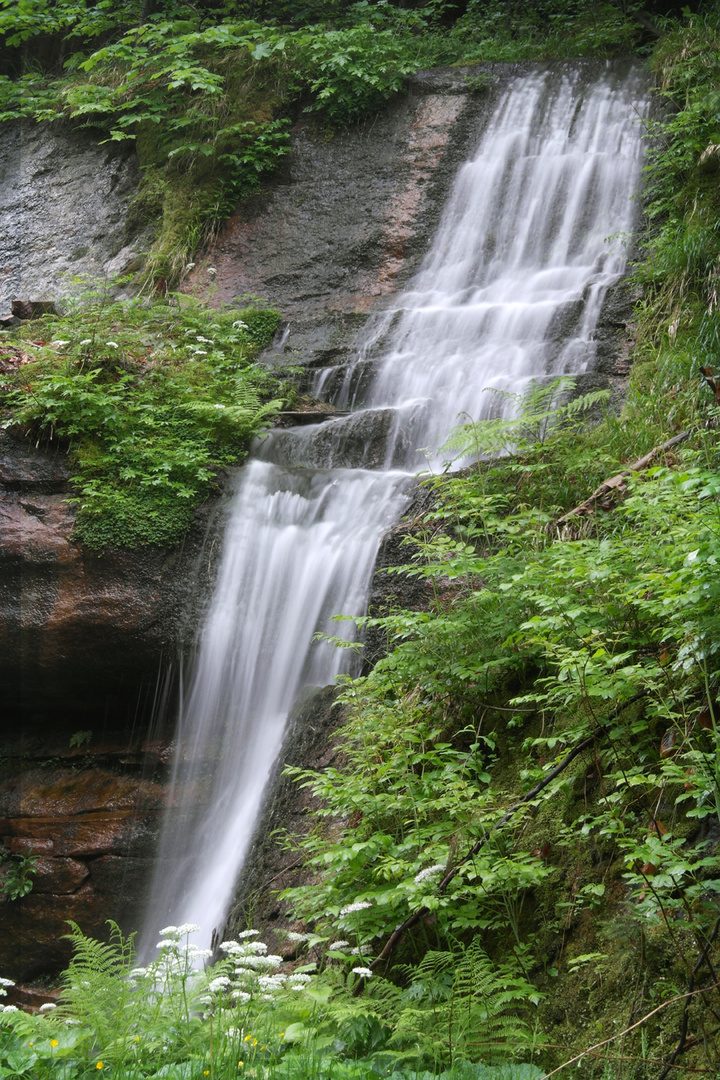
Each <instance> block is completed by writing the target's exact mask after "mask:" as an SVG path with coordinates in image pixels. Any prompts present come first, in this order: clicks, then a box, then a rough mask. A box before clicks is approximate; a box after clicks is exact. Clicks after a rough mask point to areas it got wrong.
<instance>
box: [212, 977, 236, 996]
mask: <svg viewBox="0 0 720 1080" xmlns="http://www.w3.org/2000/svg"><path fill="white" fill-rule="evenodd" d="M231 985H232V984H231V982H230V979H229V978H228V977H227V975H218V977H217V979H213V980H212V982H210V983H208V990H209V991H210V993H211V994H219V993H220V991H221V990H227V989H228V988H229V987H230V986H231Z"/></svg>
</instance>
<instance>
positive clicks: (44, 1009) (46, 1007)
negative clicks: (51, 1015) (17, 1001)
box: [38, 1001, 57, 1013]
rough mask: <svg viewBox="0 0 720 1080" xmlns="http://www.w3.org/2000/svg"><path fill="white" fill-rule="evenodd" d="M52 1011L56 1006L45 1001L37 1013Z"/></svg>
mask: <svg viewBox="0 0 720 1080" xmlns="http://www.w3.org/2000/svg"><path fill="white" fill-rule="evenodd" d="M53 1009H57V1005H54V1004H53V1002H52V1001H46V1002H45V1004H44V1005H41V1006H40V1008H39V1009H38V1012H42V1013H46V1012H52V1011H53Z"/></svg>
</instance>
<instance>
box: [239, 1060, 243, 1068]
mask: <svg viewBox="0 0 720 1080" xmlns="http://www.w3.org/2000/svg"><path fill="white" fill-rule="evenodd" d="M242 1067H243V1063H242V1061H238V1069H242Z"/></svg>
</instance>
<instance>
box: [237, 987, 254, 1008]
mask: <svg viewBox="0 0 720 1080" xmlns="http://www.w3.org/2000/svg"><path fill="white" fill-rule="evenodd" d="M232 996H233V998H234V999H235V1001H236V1002H237V1004H238V1005H244V1004H245V1002H246V1001H252V994H246V993H245V991H244V990H234V991H233V995H232Z"/></svg>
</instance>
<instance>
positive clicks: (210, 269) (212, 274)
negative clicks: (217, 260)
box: [207, 266, 217, 278]
mask: <svg viewBox="0 0 720 1080" xmlns="http://www.w3.org/2000/svg"><path fill="white" fill-rule="evenodd" d="M207 272H208V274H209V276H210V277H213V278H214V277H215V275H216V274H217V270H216V269H215V267H214V266H208V268H207Z"/></svg>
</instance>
